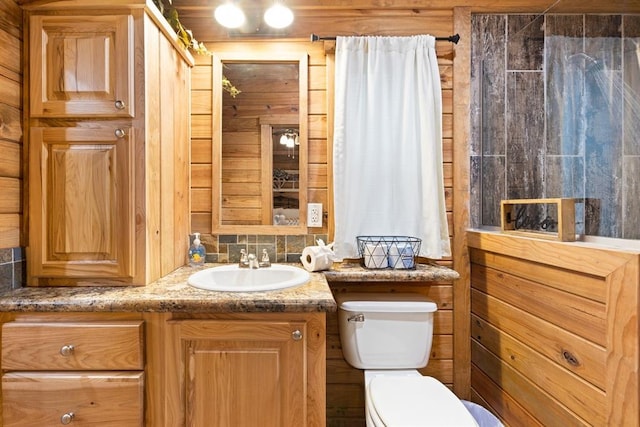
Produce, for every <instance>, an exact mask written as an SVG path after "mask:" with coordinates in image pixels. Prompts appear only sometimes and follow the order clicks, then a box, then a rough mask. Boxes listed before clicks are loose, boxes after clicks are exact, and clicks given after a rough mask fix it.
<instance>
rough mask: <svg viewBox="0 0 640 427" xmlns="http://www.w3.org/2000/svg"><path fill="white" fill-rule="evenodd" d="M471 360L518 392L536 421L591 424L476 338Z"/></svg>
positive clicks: (508, 390) (512, 392)
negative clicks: (562, 404) (479, 342)
mask: <svg viewBox="0 0 640 427" xmlns="http://www.w3.org/2000/svg"><path fill="white" fill-rule="evenodd" d="M471 361H472V363H473V364H474V365H476V366H477V367H478V368H479V369H480V370H482V372H484V373H485V374H486V375H487V376H488V377H489V378H491V380H492V381H493V382H494V383H496V384H499V385H500V387H501V388H502V389H503V390H504V391H505V392H506V393H508V394H509V395H510V396H518V397H519V398H518V399H517V400H518V402H519V403H520V405H521V406H522V407H523V408H524V409H525V410H527V412H529V413H531V414H535V419H536V420H537V422H539V423H541V424H543V425H545V426H588V425H589V424H588V422H587V421H585V420H581V419H580V418H578V417H577V416H576V415H575V414H573V413H571V412H570V411H569V410H568V409H566V408H565V407H563V406H561V405H560V404H559V403H558V402H557V401H555V400H554V399H553V397H551V396H550V395H549V394H548V393H546V392H545V391H544V390H543V389H541V388H539V387H537V386H536V385H535V384H534V383H532V382H531V381H529V380H528V379H527V378H526V377H524V376H523V375H521V374H520V373H519V372H518V371H516V370H515V369H513V368H512V367H511V366H509V364H508V363H507V362H506V361H503V360H501V359H500V358H498V357H496V356H495V355H494V354H493V353H491V352H490V351H488V350H487V349H486V348H485V347H483V346H482V345H480V344H478V343H477V342H476V341H472V343H471ZM525 396H526V398H524V397H525ZM525 425H526V424H525Z"/></svg>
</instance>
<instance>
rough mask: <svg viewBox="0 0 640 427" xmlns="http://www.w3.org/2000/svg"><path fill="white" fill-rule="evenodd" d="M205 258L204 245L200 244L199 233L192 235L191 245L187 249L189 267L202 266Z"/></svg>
mask: <svg viewBox="0 0 640 427" xmlns="http://www.w3.org/2000/svg"><path fill="white" fill-rule="evenodd" d="M205 257H206V251H205V248H204V245H203V244H202V243H201V242H200V233H193V243H191V246H190V247H189V265H191V266H192V267H196V266H199V265H203V264H204V261H205Z"/></svg>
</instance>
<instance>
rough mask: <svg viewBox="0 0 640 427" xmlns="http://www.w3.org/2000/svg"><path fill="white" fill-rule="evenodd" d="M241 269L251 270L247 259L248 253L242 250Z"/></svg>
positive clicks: (239, 264) (239, 265)
mask: <svg viewBox="0 0 640 427" xmlns="http://www.w3.org/2000/svg"><path fill="white" fill-rule="evenodd" d="M238 267H240V268H249V258H248V257H247V251H245V250H244V249H240V262H239V263H238Z"/></svg>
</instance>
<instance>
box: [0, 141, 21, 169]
mask: <svg viewBox="0 0 640 427" xmlns="http://www.w3.org/2000/svg"><path fill="white" fill-rule="evenodd" d="M0 153H2V156H0V176H2V177H10V178H20V177H21V176H22V170H21V167H20V165H21V156H22V145H21V144H16V143H14V142H10V141H0Z"/></svg>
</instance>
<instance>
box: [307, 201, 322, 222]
mask: <svg viewBox="0 0 640 427" xmlns="http://www.w3.org/2000/svg"><path fill="white" fill-rule="evenodd" d="M307 227H322V203H308V204H307Z"/></svg>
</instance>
